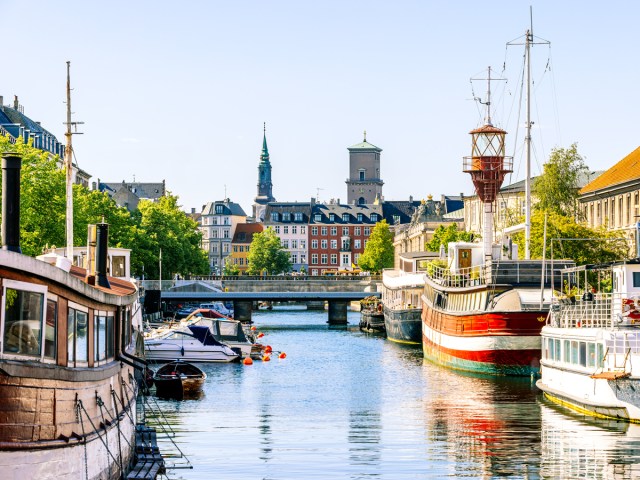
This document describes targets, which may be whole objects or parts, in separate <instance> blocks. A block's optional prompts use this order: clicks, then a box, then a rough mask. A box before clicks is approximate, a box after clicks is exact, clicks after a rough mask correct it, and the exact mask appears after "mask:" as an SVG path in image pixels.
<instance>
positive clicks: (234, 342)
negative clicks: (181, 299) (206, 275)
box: [186, 309, 263, 358]
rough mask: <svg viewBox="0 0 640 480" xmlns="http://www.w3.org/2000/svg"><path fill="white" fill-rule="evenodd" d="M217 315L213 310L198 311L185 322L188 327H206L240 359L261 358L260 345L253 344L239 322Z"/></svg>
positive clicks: (251, 338)
mask: <svg viewBox="0 0 640 480" xmlns="http://www.w3.org/2000/svg"><path fill="white" fill-rule="evenodd" d="M212 314H213V315H212ZM217 315H219V314H218V313H217V312H216V311H215V310H204V309H199V310H196V311H195V312H193V313H192V314H191V315H189V316H188V317H187V319H186V321H187V322H191V323H190V325H204V326H206V327H208V328H209V329H210V330H211V333H212V334H213V337H214V338H215V339H216V340H218V341H219V342H220V343H224V344H225V345H228V346H229V347H231V348H232V349H234V350H239V351H240V353H241V355H242V357H253V358H261V357H262V348H263V347H262V345H261V344H259V343H256V342H255V338H253V335H251V334H247V333H246V332H245V331H244V329H243V328H242V323H241V322H240V321H239V320H233V319H231V318H228V317H223V316H217Z"/></svg>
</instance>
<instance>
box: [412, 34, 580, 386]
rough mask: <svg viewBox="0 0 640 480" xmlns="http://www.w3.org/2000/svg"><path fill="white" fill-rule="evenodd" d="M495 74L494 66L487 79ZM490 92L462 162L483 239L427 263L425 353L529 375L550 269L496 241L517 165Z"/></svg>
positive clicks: (465, 366) (535, 368) (453, 363)
mask: <svg viewBox="0 0 640 480" xmlns="http://www.w3.org/2000/svg"><path fill="white" fill-rule="evenodd" d="M527 33H528V32H527ZM490 74H491V70H490V69H489V78H488V80H489V84H490V81H491V75H490ZM490 92H491V91H490V88H489V90H488V94H487V97H488V98H487V102H486V104H487V118H486V123H485V125H483V126H481V127H480V128H477V129H475V130H472V131H471V132H470V134H471V138H472V149H471V156H470V157H465V158H464V161H463V170H464V171H465V172H467V173H469V174H470V175H471V179H472V181H473V184H474V187H475V190H476V193H477V195H478V197H479V199H480V200H481V202H482V203H483V205H484V212H483V243H482V244H479V243H463V242H455V243H450V244H449V245H448V254H447V259H446V260H447V261H446V262H439V263H438V262H432V263H431V264H430V265H429V268H428V270H427V274H426V275H425V288H424V294H423V296H422V344H423V352H424V357H425V358H427V359H429V360H432V361H434V362H436V363H440V364H442V365H445V366H448V367H451V368H456V369H460V370H468V371H474V372H482V373H490V374H504V375H531V374H536V373H537V372H539V368H540V343H541V340H540V331H541V329H542V326H543V325H544V322H545V320H546V317H547V313H548V311H549V305H550V299H551V288H550V286H551V285H550V283H549V280H550V279H551V278H552V276H551V274H550V273H551V266H550V265H549V264H547V265H545V264H544V262H543V260H528V259H527V260H517V258H518V252H517V250H518V248H517V245H514V244H512V243H511V241H505V240H502V242H501V244H497V245H495V244H494V241H493V240H494V228H493V216H494V205H495V202H496V197H497V194H498V191H499V190H500V186H501V185H502V182H503V180H504V178H505V175H506V174H507V173H510V172H511V171H512V170H513V163H512V157H507V156H505V137H506V134H507V132H505V131H504V130H502V129H500V128H497V127H495V126H493V125H492V124H491V116H490V113H489V105H490ZM527 178H529V176H527ZM528 187H529V185H528V183H527V197H529V195H528V194H529V188H528ZM529 207H530V204H529V203H528V208H529ZM529 212H530V210H529V209H527V225H528V224H529V217H530V214H529ZM528 231H529V228H526V233H527V234H528ZM527 247H528V242H527ZM526 250H527V252H526V253H527V254H526V255H525V257H528V248H527V249H526ZM443 256H444V255H443ZM567 263H569V264H572V262H568V261H559V262H558V261H555V262H554V268H562V267H563V266H564V264H567ZM436 265H437V266H436ZM543 272H544V274H543Z"/></svg>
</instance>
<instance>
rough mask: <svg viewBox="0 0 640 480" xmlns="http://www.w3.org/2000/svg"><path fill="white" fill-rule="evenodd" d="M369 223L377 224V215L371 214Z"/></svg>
mask: <svg viewBox="0 0 640 480" xmlns="http://www.w3.org/2000/svg"><path fill="white" fill-rule="evenodd" d="M371 221H372V222H377V221H378V214H377V213H372V214H371Z"/></svg>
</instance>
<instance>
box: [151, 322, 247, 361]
mask: <svg viewBox="0 0 640 480" xmlns="http://www.w3.org/2000/svg"><path fill="white" fill-rule="evenodd" d="M144 350H145V357H146V359H147V360H149V361H151V362H162V361H166V362H170V361H174V360H184V361H185V362H222V363H223V362H233V361H234V360H238V359H239V358H240V351H239V350H238V349H235V350H234V349H232V348H231V347H229V346H228V345H225V344H224V343H221V342H219V341H218V340H216V339H215V337H214V336H213V334H212V333H211V330H210V329H209V327H208V326H205V325H187V326H186V327H184V328H174V329H169V330H167V331H165V332H164V333H162V334H160V335H156V336H154V337H150V338H149V337H148V338H147V339H146V340H145V344H144Z"/></svg>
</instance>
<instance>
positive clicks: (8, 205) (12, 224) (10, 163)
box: [0, 152, 22, 253]
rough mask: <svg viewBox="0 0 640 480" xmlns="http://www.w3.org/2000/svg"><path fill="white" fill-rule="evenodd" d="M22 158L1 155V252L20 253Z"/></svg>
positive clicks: (13, 155) (10, 154)
mask: <svg viewBox="0 0 640 480" xmlns="http://www.w3.org/2000/svg"><path fill="white" fill-rule="evenodd" d="M21 168H22V156H20V155H19V154H17V153H14V152H4V153H3V154H2V231H1V232H0V235H2V250H9V251H11V252H18V253H22V250H21V249H20V169H21Z"/></svg>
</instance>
